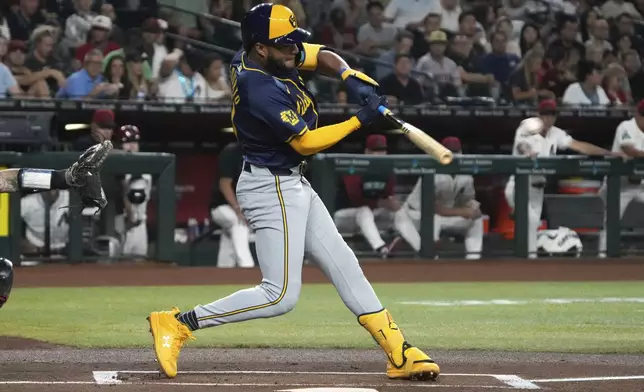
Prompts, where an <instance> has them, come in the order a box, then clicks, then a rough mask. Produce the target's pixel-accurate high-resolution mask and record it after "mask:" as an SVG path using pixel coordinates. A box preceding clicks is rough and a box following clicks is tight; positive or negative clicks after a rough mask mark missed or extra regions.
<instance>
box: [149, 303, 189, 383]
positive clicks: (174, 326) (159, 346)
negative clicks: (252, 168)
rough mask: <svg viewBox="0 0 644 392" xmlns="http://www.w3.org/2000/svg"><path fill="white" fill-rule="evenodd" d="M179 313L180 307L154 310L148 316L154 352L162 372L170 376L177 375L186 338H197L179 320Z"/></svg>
mask: <svg viewBox="0 0 644 392" xmlns="http://www.w3.org/2000/svg"><path fill="white" fill-rule="evenodd" d="M179 313H180V311H179V309H177V308H172V310H171V311H163V312H152V313H150V316H149V317H148V321H149V323H150V332H151V333H152V338H153V339H154V352H155V354H156V357H157V361H158V362H159V366H160V368H161V372H163V373H164V374H165V375H166V376H167V377H168V378H174V377H176V376H177V362H178V361H179V354H180V352H181V348H182V347H183V345H184V344H185V342H186V340H188V339H190V340H194V339H195V338H194V336H192V332H190V329H188V327H186V326H185V325H184V324H182V323H181V322H180V321H179V320H177V318H176V315H177V314H179Z"/></svg>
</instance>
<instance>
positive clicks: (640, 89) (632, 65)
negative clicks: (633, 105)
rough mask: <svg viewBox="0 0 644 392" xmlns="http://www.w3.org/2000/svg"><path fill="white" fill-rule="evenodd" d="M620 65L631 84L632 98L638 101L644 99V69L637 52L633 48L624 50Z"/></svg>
mask: <svg viewBox="0 0 644 392" xmlns="http://www.w3.org/2000/svg"><path fill="white" fill-rule="evenodd" d="M622 66H623V67H624V70H625V71H626V76H627V77H628V83H629V84H630V86H631V94H632V95H633V100H635V101H638V102H639V101H640V100H642V99H644V70H643V69H642V60H641V59H640V56H639V54H638V53H637V52H636V51H634V50H630V51H627V52H625V53H624V54H623V56H622Z"/></svg>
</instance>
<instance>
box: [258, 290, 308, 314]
mask: <svg viewBox="0 0 644 392" xmlns="http://www.w3.org/2000/svg"><path fill="white" fill-rule="evenodd" d="M262 288H263V289H264V291H265V292H266V297H267V299H268V300H269V303H272V304H273V306H272V308H273V309H272V310H273V313H274V315H275V316H279V315H281V314H285V313H288V312H290V311H291V310H293V309H295V305H297V301H298V299H299V298H300V290H301V288H302V284H301V283H299V282H288V283H287V285H286V287H283V286H281V285H272V284H267V283H266V282H264V283H262Z"/></svg>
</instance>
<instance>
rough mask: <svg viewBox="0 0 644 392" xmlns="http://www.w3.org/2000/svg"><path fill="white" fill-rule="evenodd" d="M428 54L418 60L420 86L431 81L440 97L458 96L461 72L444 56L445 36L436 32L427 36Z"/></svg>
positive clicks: (441, 32) (452, 61)
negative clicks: (420, 73) (420, 74)
mask: <svg viewBox="0 0 644 392" xmlns="http://www.w3.org/2000/svg"><path fill="white" fill-rule="evenodd" d="M427 41H428V42H429V52H428V53H427V54H425V55H424V56H423V57H421V58H420V59H418V64H416V71H418V72H422V73H423V74H424V75H423V76H421V77H420V78H419V82H420V83H421V84H426V82H425V81H426V80H427V79H431V83H432V84H433V86H434V89H436V90H438V91H439V92H440V95H450V96H460V95H461V94H460V92H459V88H460V87H461V85H462V81H461V71H460V69H459V68H458V66H457V65H456V63H455V62H454V60H452V59H450V58H449V57H447V56H445V50H446V49H447V34H446V33H445V32H444V31H441V30H436V31H432V32H431V33H429V35H428V36H427Z"/></svg>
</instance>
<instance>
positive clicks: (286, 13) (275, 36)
mask: <svg viewBox="0 0 644 392" xmlns="http://www.w3.org/2000/svg"><path fill="white" fill-rule="evenodd" d="M241 30H242V41H243V43H244V49H245V50H246V51H248V50H250V48H251V47H252V46H253V45H254V44H255V43H261V44H265V45H301V44H302V42H305V41H307V40H308V39H309V38H310V37H311V33H309V32H308V31H306V30H304V29H301V28H299V27H297V19H296V18H295V14H294V13H293V11H291V10H290V8H288V7H285V6H283V5H279V4H270V3H264V4H259V5H256V6H255V7H253V8H251V9H250V10H249V11H248V12H246V15H245V16H244V19H243V20H242V24H241Z"/></svg>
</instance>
